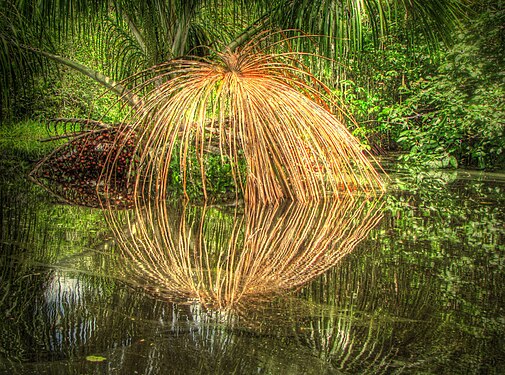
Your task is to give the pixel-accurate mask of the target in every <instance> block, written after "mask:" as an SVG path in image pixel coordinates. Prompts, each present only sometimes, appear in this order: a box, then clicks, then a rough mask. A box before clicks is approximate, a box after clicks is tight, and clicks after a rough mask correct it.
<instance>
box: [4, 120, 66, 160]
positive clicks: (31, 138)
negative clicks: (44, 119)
mask: <svg viewBox="0 0 505 375" xmlns="http://www.w3.org/2000/svg"><path fill="white" fill-rule="evenodd" d="M54 134H55V133H53V132H52V131H51V129H50V128H49V127H47V126H46V125H45V124H43V123H41V122H38V121H32V120H26V121H22V122H18V123H9V124H5V125H3V126H2V127H0V153H1V155H2V160H1V161H2V164H5V163H7V162H12V163H13V164H14V165H17V164H19V162H20V161H35V160H38V159H40V158H42V157H43V156H44V155H47V154H48V153H49V152H51V151H52V150H53V149H54V148H56V146H58V145H59V144H61V143H62V142H64V141H57V142H40V140H41V139H45V138H48V137H49V136H51V135H54Z"/></svg>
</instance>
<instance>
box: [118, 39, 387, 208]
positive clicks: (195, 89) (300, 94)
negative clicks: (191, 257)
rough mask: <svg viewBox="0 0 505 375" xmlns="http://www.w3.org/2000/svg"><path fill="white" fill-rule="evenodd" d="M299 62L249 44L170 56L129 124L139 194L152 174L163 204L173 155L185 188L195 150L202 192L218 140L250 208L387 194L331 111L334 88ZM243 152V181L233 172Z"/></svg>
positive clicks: (154, 185) (363, 156)
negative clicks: (199, 55) (210, 151)
mask: <svg viewBox="0 0 505 375" xmlns="http://www.w3.org/2000/svg"><path fill="white" fill-rule="evenodd" d="M275 48H278V45H276V47H275ZM296 61H297V60H296V57H295V55H293V54H292V53H286V54H283V53H265V52H261V51H257V50H256V43H254V42H252V43H250V44H249V45H247V46H246V47H244V48H243V49H240V50H237V51H236V52H234V53H232V52H226V53H218V54H217V55H216V60H213V61H211V60H204V59H194V60H174V61H171V62H169V63H167V64H163V65H160V66H159V67H157V68H156V69H155V72H156V74H155V77H154V78H153V80H156V81H157V82H162V83H160V84H159V85H157V86H156V87H155V88H154V89H153V90H152V91H151V92H150V94H149V95H148V96H147V98H146V100H145V101H144V103H143V105H142V107H141V108H140V110H139V112H138V115H137V117H136V118H135V119H134V121H133V124H132V131H133V132H134V133H135V134H137V135H138V138H137V143H138V149H137V153H138V156H139V159H140V162H139V164H138V169H137V170H135V171H133V175H132V176H133V178H134V181H133V182H134V186H135V189H136V194H138V195H142V194H143V193H142V190H143V188H144V187H145V186H146V178H147V179H148V180H149V181H152V187H153V189H154V195H155V197H156V198H161V199H164V197H165V194H166V190H167V181H168V175H169V171H170V161H171V159H172V157H173V155H174V153H178V154H179V155H180V169H181V171H182V173H183V183H185V181H186V172H187V160H188V155H189V152H190V149H194V150H196V154H197V155H198V158H199V164H200V168H201V175H202V179H203V194H204V196H206V189H205V171H204V163H205V144H206V143H207V142H209V141H210V140H212V139H213V138H214V137H217V139H218V143H219V145H220V150H221V154H222V155H223V157H227V158H228V159H229V160H231V161H232V163H231V164H232V168H233V170H232V173H233V175H234V176H236V183H237V185H238V186H241V183H242V181H244V180H245V181H246V184H245V186H241V187H240V188H241V190H242V192H243V194H244V196H245V199H246V201H248V202H250V203H256V202H263V203H267V202H269V203H272V202H277V201H280V200H282V199H284V198H288V199H293V200H301V201H309V200H313V199H322V198H323V197H324V196H325V195H326V194H328V193H330V194H334V195H337V196H338V195H339V194H340V193H342V192H344V193H351V192H353V191H355V190H364V191H371V192H373V191H374V189H376V188H378V189H379V190H380V189H382V188H383V183H382V181H381V178H380V177H379V174H378V173H377V172H376V171H375V169H374V168H373V166H372V164H371V163H370V161H369V160H368V159H367V157H366V155H365V153H364V152H363V150H362V147H361V146H360V144H359V142H358V141H357V140H356V139H355V138H354V137H353V136H352V135H351V134H350V133H349V132H348V131H347V129H346V128H345V126H344V125H343V124H342V123H341V122H340V121H339V120H338V118H337V117H336V116H335V115H334V114H332V113H331V112H330V111H329V109H330V106H329V105H328V104H327V101H326V100H325V99H326V98H325V95H324V93H325V90H326V92H329V90H327V89H326V88H325V87H324V86H323V85H322V83H321V82H319V81H318V80H317V79H316V78H315V77H314V76H312V75H311V74H310V73H308V72H307V71H305V70H304V67H303V65H300V64H297V63H296ZM148 82H149V81H148ZM321 93H323V94H321ZM241 155H243V157H244V158H245V160H246V163H247V175H246V176H243V175H242V174H241V171H240V170H239V169H238V168H237V166H238V165H239V160H240V158H241ZM110 170H111V171H112V170H113V166H112V167H111V168H110ZM148 185H151V183H148Z"/></svg>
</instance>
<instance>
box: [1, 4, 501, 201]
mask: <svg viewBox="0 0 505 375" xmlns="http://www.w3.org/2000/svg"><path fill="white" fill-rule="evenodd" d="M503 8H504V7H503V4H502V1H498V2H496V1H489V0H483V1H470V0H467V1H465V0H444V1H424V2H420V1H413V2H412V1H403V0H396V1H393V0H389V1H385V0H375V1H361V0H346V1H341V2H333V1H326V0H322V1H317V2H307V1H301V0H279V1H268V2H267V1H261V0H258V1H253V2H245V1H238V0H237V1H216V0H208V1H205V0H201V1H196V0H195V1H171V2H167V1H160V0H150V1H146V2H142V4H138V3H137V2H132V1H126V0H120V1H85V0H75V1H65V2H55V1H50V0H40V1H36V2H24V1H16V0H3V1H2V2H1V7H0V39H1V40H2V43H1V45H2V47H1V48H0V69H1V71H2V76H3V77H4V79H2V83H1V85H2V86H1V87H0V89H1V118H2V127H5V126H6V125H4V124H8V126H12V124H15V125H17V126H22V124H23V122H26V121H27V119H30V120H33V119H37V120H38V121H40V122H41V124H43V125H42V126H45V125H46V124H48V123H49V124H55V122H54V121H53V120H54V119H57V118H70V119H78V118H84V119H93V120H99V121H100V122H101V123H106V124H115V123H120V122H121V121H124V119H125V118H129V119H132V115H131V114H132V111H133V112H135V111H136V113H135V115H134V116H133V120H132V121H133V123H135V124H137V125H138V124H141V123H144V124H145V123H147V122H149V121H151V120H152V117H146V116H147V115H146V113H148V112H149V111H147V112H146V111H139V110H138V108H140V106H139V103H142V105H143V104H144V103H145V102H146V99H147V103H150V104H148V106H150V108H156V107H157V106H160V105H163V104H162V103H161V102H152V101H149V100H150V99H149V98H152V96H149V93H150V94H153V93H155V92H156V90H158V89H159V88H160V87H162V85H163V83H164V82H168V81H169V80H170V78H172V77H173V75H174V74H176V73H174V71H171V72H169V71H167V70H166V69H165V68H166V66H167V64H168V65H170V62H171V61H183V60H181V59H184V58H186V59H187V58H188V57H190V56H192V57H191V59H190V60H189V61H196V60H194V59H195V58H198V59H202V60H200V61H211V62H215V61H216V58H217V59H218V60H219V58H221V59H222V60H223V53H224V54H226V53H228V56H236V55H234V53H235V52H236V51H241V49H242V48H244V46H248V45H249V46H250V45H251V43H253V44H254V45H255V46H256V47H257V51H260V52H263V51H264V50H265V47H264V45H265V44H264V43H263V44H262V43H260V42H254V41H265V40H268V43H266V45H268V46H270V48H271V46H276V47H277V49H276V50H274V51H273V53H276V54H278V55H280V56H284V57H286V56H288V55H289V54H286V52H289V53H292V54H293V56H294V54H297V56H298V57H297V60H296V62H295V66H296V67H297V68H296V69H299V68H300V66H303V69H304V70H303V71H304V72H305V69H306V70H307V71H309V72H310V74H307V75H305V77H306V78H307V79H306V80H305V81H303V82H302V81H299V82H298V83H297V85H298V86H297V88H298V91H303V90H306V88H307V87H309V85H311V89H312V90H314V91H313V92H314V94H309V95H312V98H313V99H315V100H316V101H320V102H321V103H323V104H324V105H323V107H324V106H326V107H327V108H329V107H331V108H330V111H331V112H333V113H336V114H337V117H338V120H339V123H341V124H342V129H344V128H347V129H349V130H350V131H351V132H352V134H353V135H354V136H356V137H358V138H359V139H360V140H361V142H362V143H363V144H365V147H367V148H368V149H369V150H370V151H371V152H372V153H384V152H388V151H403V153H402V154H401V157H402V158H403V160H405V161H414V162H415V163H416V164H417V165H425V166H427V167H429V168H434V167H436V168H439V167H457V166H466V167H477V168H496V167H500V166H501V165H503V161H504V157H503V155H504V153H503V148H504V146H505V140H504V139H505V137H503V128H504V124H503V118H504V116H503V112H504V105H503V104H504V103H503V98H504V95H503V94H504V93H503V83H504V72H503V55H504V54H503V51H504V37H503V29H502V25H503V23H504V22H503V21H504V17H505V12H504V10H503ZM282 30H287V31H282ZM281 40H282V41H283V42H282V43H281V42H280V41H281ZM246 49H247V48H246ZM257 51H254V53H257ZM283 53H284V54H285V55H282V54H283ZM219 56H221V57H219ZM176 59H179V60H176ZM224 60H226V57H225V58H224ZM294 60H295V59H294V58H292V59H290V61H289V62H290V63H293V61H294ZM186 61H188V60H186ZM229 62H230V61H229V59H228V67H230V66H231V65H233V64H229ZM284 62H285V61H284ZM163 64H165V65H163ZM275 64H277V62H275ZM225 65H226V64H225ZM163 67H165V68H163ZM163 69H165V70H163ZM230 71H233V68H232V69H231V70H230ZM139 72H141V73H139ZM296 73H297V74H298V73H299V72H298V71H297V72H296ZM314 82H317V83H316V85H315V86H316V87H314ZM207 89H208V90H210V91H211V90H212V88H211V87H210V86H208V87H207ZM210 91H208V92H207V94H205V95H202V96H203V97H205V98H206V100H207V101H206V103H205V104H203V105H200V107H199V108H200V109H199V111H200V112H198V113H199V114H197V115H195V116H197V117H198V119H199V120H201V121H204V120H205V115H204V116H203V117H202V116H201V113H203V112H205V111H207V112H208V111H209V108H210V110H211V111H212V110H215V111H217V112H215V113H218V112H219V111H222V109H217V108H218V107H216V106H215V103H214V102H213V101H214V100H215V96H216V92H210ZM316 93H317V95H316ZM218 96H219V95H218ZM329 97H331V99H329V100H328V98H329ZM118 98H120V100H118ZM218 102H219V100H218ZM200 104H201V103H200ZM185 105H196V106H198V105H199V104H198V103H196V102H191V103H188V102H186V103H185ZM220 105H221V108H222V107H224V106H226V103H224V102H220ZM212 106H213V107H212ZM211 107H212V108H211ZM132 108H133V110H132ZM191 111H193V113H194V114H196V113H197V112H195V110H194V109H191ZM202 111H203V112H202ZM316 112H317V111H316ZM139 113H140V114H139ZM219 113H222V112H219ZM244 113H245V112H244ZM286 116H287V115H286ZM218 117H219V118H220V119H219V121H217V122H216V124H217V125H216V126H214V129H216V128H217V129H220V130H219V131H220V136H219V137H218V138H217V139H219V142H218V143H219V145H218V147H219V148H220V155H221V156H220V157H218V158H217V159H216V158H214V159H213V156H212V155H210V156H209V158H208V159H206V161H205V162H202V160H203V159H202V156H203V151H204V148H203V146H202V148H201V149H198V148H196V149H193V150H190V149H189V147H188V143H187V142H181V144H177V145H176V140H175V139H174V138H173V137H172V138H170V135H169V134H171V133H170V132H165V133H159V134H158V136H159V138H163V139H167V137H168V138H170V139H171V142H170V143H169V146H165V145H164V144H162V142H160V141H159V139H158V140H156V139H154V140H153V139H151V140H150V139H149V138H145V137H144V138H142V139H143V140H146V139H147V143H148V144H149V143H150V142H151V146H153V143H154V146H155V147H156V145H158V146H159V147H160V149H159V150H158V151H160V150H164V151H167V149H165V147H168V150H169V151H173V150H174V147H179V148H178V150H183V152H178V153H177V152H176V153H175V154H174V155H170V158H169V160H168V161H167V162H166V163H165V164H163V165H159V164H158V165H157V167H156V169H157V170H161V171H162V173H163V174H164V176H163V178H162V180H163V181H167V183H170V182H173V181H174V180H179V182H180V183H182V185H183V187H182V190H184V193H185V194H188V193H189V194H191V193H192V192H191V191H189V192H188V191H187V189H186V185H190V186H194V184H193V182H194V181H195V180H197V181H199V184H200V188H201V187H202V186H201V185H203V191H204V194H205V184H206V183H205V176H209V174H208V173H210V172H209V171H208V170H209V169H214V170H218V172H217V174H219V173H220V172H226V173H228V174H230V172H231V174H232V175H233V176H234V178H233V181H231V182H227V183H223V184H221V185H223V186H225V187H224V188H223V186H221V187H220V188H219V189H223V190H225V191H226V190H229V186H228V185H230V186H234V187H235V188H236V187H237V185H240V184H241V183H242V181H243V178H242V179H241V177H244V176H241V175H240V174H241V167H240V166H239V165H238V164H239V161H238V159H237V158H233V156H234V153H235V156H237V153H238V152H239V149H242V148H233V147H232V148H231V151H229V150H228V151H227V150H224V147H223V145H224V143H225V142H224V138H223V137H225V135H224V132H221V129H222V128H223V127H224V124H225V123H226V121H227V119H226V118H225V117H226V116H225V115H220V116H218ZM281 117H282V116H281ZM264 120H265V121H264V122H268V121H272V120H274V124H277V123H276V122H275V121H280V120H282V118H281V119H280V120H279V119H278V118H274V116H272V115H270V116H268V115H267V116H266V117H264ZM76 123H77V124H79V125H80V127H79V129H78V131H83V130H87V129H85V127H86V126H88V125H89V122H88V123H84V125H83V124H82V123H78V122H74V124H76ZM32 124H33V123H32ZM61 124H64V125H63V126H62V125H61ZM318 124H322V121H319V122H318ZM206 125H207V124H206ZM33 126H35V125H33ZM277 127H278V125H277ZM62 128H64V129H63V130H62ZM316 128H318V129H320V126H319V125H318V126H316ZM54 129H56V130H57V134H58V135H61V133H65V135H66V133H67V131H68V122H65V121H62V122H57V123H56V125H54ZM202 129H204V128H202ZM211 129H212V126H211ZM264 129H267V128H263V130H264ZM75 130H76V129H75V126H74V127H72V131H75ZM178 130H181V129H173V132H176V131H178ZM137 131H140V133H141V134H142V132H144V133H143V134H146V133H145V132H146V128H145V127H140V128H137ZM318 131H319V130H318ZM346 131H347V130H346ZM173 134H175V133H172V135H173ZM186 134H187V133H186ZM272 134H273V133H272ZM188 136H189V135H188ZM191 136H192V137H195V134H193V133H192V134H191ZM141 137H142V136H141ZM197 138H198V136H197ZM183 139H186V140H187V139H188V138H183ZM202 139H204V138H202ZM268 139H270V140H271V137H270V138H268ZM293 139H294V138H293V137H292V136H286V137H285V138H284V139H283V140H282V142H286V143H285V144H286V145H288V144H289V142H292V140H293ZM282 142H281V141H279V140H276V141H273V142H272V143H271V144H270V146H273V145H274V144H275V145H279V144H281V143H282ZM200 143H202V144H203V143H206V142H203V141H202V142H200ZM208 143H209V144H210V143H211V142H210V141H209V142H208ZM143 145H144V146H145V142H144V143H143ZM310 145H311V146H310V147H309V150H308V151H306V152H305V154H303V156H304V158H305V159H314V158H315V157H316V156H317V157H318V158H319V157H320V152H319V151H320V150H321V148H322V144H321V143H317V142H314V141H313V142H312V143H310ZM290 146H293V147H294V148H295V147H297V146H296V142H295V143H291V144H290ZM139 147H143V146H139ZM245 154H247V152H245ZM263 155H264V154H263ZM287 155H288V156H286V157H285V158H284V159H283V158H282V157H281V159H282V160H270V161H269V163H270V165H272V164H276V163H277V164H278V163H281V162H282V163H291V165H294V166H295V170H296V162H297V160H298V162H301V161H302V160H301V158H302V156H300V155H302V154H298V155H297V156H293V155H291V154H287ZM230 156H231V158H230ZM206 157H207V156H206ZM246 158H247V155H246ZM251 158H255V159H258V158H257V155H256V157H253V156H251V155H250V154H249V160H251ZM296 158H298V159H296ZM189 159H193V162H194V164H193V167H188V169H184V168H185V167H184V166H185V165H186V164H187V163H188V160H189ZM354 159H356V158H354ZM156 160H157V161H156ZM156 160H151V161H149V162H148V164H147V165H148V167H147V170H149V169H150V168H151V169H154V167H153V166H154V165H156V163H157V162H159V160H160V158H158V159H156ZM328 160H329V159H327V158H326V160H325V158H324V157H323V160H318V163H317V164H318V165H317V168H319V167H320V166H323V167H324V168H326V169H325V172H327V171H328V169H327V166H328V165H330V164H332V163H330V162H328ZM306 161H307V160H305V161H304V163H305V162H306ZM353 163H354V162H353ZM177 164H179V166H180V167H181V168H180V169H181V170H179V169H178V168H177ZM305 164H306V163H305ZM249 165H250V164H249ZM264 166H265V165H261V164H258V165H257V167H258V168H260V169H262V170H263V169H264V168H263V167H264ZM349 168H352V167H351V166H349ZM368 169H369V167H368V166H365V167H363V168H360V171H363V170H364V171H366V170H368ZM198 170H200V172H198ZM174 171H175V172H174ZM179 172H180V173H179ZM271 175H272V176H273V175H277V177H278V176H279V175H282V172H279V170H277V171H274V172H272V173H271ZM236 176H238V178H236ZM281 177H282V178H280V179H277V180H276V179H275V178H274V179H269V180H268V181H263V182H262V183H261V184H260V185H261V186H264V185H265V184H267V185H268V184H269V185H270V188H268V189H267V190H268V191H277V193H273V195H272V196H268V194H266V193H265V192H261V191H260V190H261V189H260V190H258V189H256V190H255V191H254V192H252V193H250V195H254V196H258V197H260V198H259V199H260V200H261V199H263V200H269V199H271V197H273V199H274V200H275V199H276V197H279V196H283V195H286V194H285V192H284V193H279V191H282V190H283V189H282V185H283V184H286V181H288V180H290V181H293V177H291V178H288V177H285V176H281ZM305 177H307V176H305ZM156 178H157V177H156ZM294 178H296V179H298V181H303V178H301V175H299V174H298V175H297V176H296V177H294ZM358 179H362V180H363V178H362V176H359V177H358ZM370 179H371V177H367V175H366V174H365V177H364V180H368V181H370ZM372 179H373V178H372ZM351 180H352V178H351ZM344 181H349V178H348V177H346V178H344ZM137 182H138V181H137ZM321 183H322V182H321ZM324 183H326V182H324ZM209 184H211V183H209ZM352 184H353V183H348V182H346V183H344V185H346V188H347V189H350V187H349V186H351V185H352ZM377 184H378V185H381V182H380V181H372V183H371V185H377ZM217 185H219V183H218V184H217ZM302 185H303V183H302ZM302 185H298V193H295V195H297V196H298V197H304V196H306V194H307V191H310V188H307V187H304V186H302ZM309 185H310V184H309ZM249 186H251V184H249ZM279 186H281V187H280V190H279ZM311 186H312V185H311ZM272 187H273V188H272ZM138 188H139V189H141V188H142V186H138ZM271 188H272V189H271ZM295 188H296V187H295ZM211 190H212V187H211ZM232 190H233V189H232ZM295 190H296V189H295ZM261 197H263V198H261Z"/></svg>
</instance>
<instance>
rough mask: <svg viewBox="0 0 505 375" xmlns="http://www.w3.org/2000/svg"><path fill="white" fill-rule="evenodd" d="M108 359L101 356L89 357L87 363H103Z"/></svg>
mask: <svg viewBox="0 0 505 375" xmlns="http://www.w3.org/2000/svg"><path fill="white" fill-rule="evenodd" d="M106 359H107V358H105V357H102V356H101V355H88V356H87V357H86V361H89V362H103V361H105V360H106Z"/></svg>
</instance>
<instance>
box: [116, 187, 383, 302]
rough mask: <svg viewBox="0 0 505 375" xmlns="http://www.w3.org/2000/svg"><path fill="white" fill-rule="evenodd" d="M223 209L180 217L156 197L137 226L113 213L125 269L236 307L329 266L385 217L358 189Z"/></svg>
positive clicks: (182, 293)
mask: <svg viewBox="0 0 505 375" xmlns="http://www.w3.org/2000/svg"><path fill="white" fill-rule="evenodd" d="M223 215H224V214H223V213H222V212H220V211H213V210H212V209H205V208H201V209H198V208H189V207H183V208H182V212H181V213H180V215H179V216H177V215H176V217H174V214H173V211H170V209H169V208H168V207H167V206H166V205H164V204H157V205H156V207H155V208H154V207H151V209H150V210H147V209H146V210H144V211H142V212H139V215H137V216H136V217H135V218H130V219H129V220H128V225H129V227H130V229H131V230H130V231H124V227H123V228H122V227H121V222H120V221H118V220H117V218H116V219H114V217H111V219H112V224H113V225H114V227H115V228H116V234H117V236H118V242H119V243H120V245H121V247H122V250H123V255H124V257H123V259H124V261H125V262H126V265H125V266H124V267H118V269H122V270H124V272H126V273H125V275H124V276H125V277H126V278H127V279H129V280H134V279H135V280H137V283H138V284H139V286H141V287H146V288H148V289H151V290H155V291H156V293H157V294H159V295H160V296H162V297H163V298H167V299H178V298H182V299H197V300H199V301H200V302H201V303H202V304H204V305H206V306H208V307H213V308H218V309H226V308H237V307H238V306H239V305H242V304H247V301H248V300H249V301H250V300H257V299H262V298H268V297H270V296H272V295H276V294H279V293H282V292H285V291H289V290H293V289H296V288H298V287H300V286H302V285H303V284H305V283H307V282H309V281H310V280H312V279H314V278H315V277H317V276H318V275H320V274H322V273H324V272H325V271H326V270H328V269H329V268H331V267H333V266H334V265H335V264H336V263H338V261H339V260H340V259H341V258H342V257H343V256H345V255H346V254H348V253H349V252H351V251H352V250H353V248H354V247H355V246H356V244H357V243H358V242H359V241H361V240H362V239H363V238H364V237H365V236H366V235H367V234H368V232H369V231H370V229H371V228H372V227H373V226H375V225H376V223H377V222H378V220H379V218H380V215H379V213H378V204H377V201H371V200H368V199H359V198H356V197H354V198H352V199H351V198H350V197H349V198H346V199H342V200H337V201H333V202H330V201H325V202H324V203H323V204H321V205H316V206H307V205H301V204H298V203H291V204H289V205H282V206H278V207H256V209H255V210H249V209H246V211H245V214H244V215H243V216H242V215H239V214H238V213H237V212H235V213H234V214H233V215H231V216H228V217H226V215H224V216H223ZM239 216H240V217H239ZM224 223H226V225H223V224H224Z"/></svg>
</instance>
